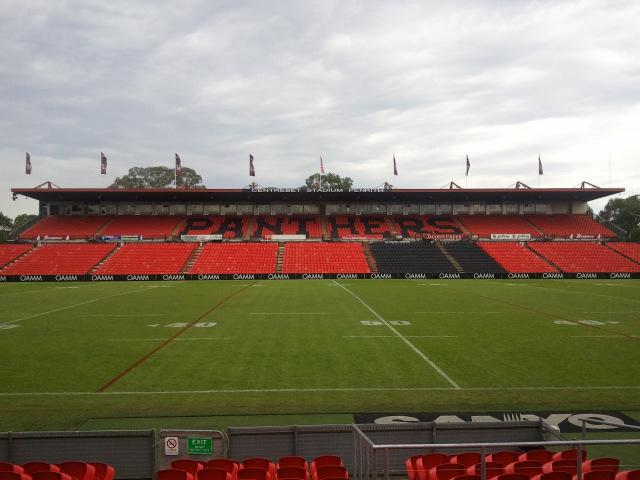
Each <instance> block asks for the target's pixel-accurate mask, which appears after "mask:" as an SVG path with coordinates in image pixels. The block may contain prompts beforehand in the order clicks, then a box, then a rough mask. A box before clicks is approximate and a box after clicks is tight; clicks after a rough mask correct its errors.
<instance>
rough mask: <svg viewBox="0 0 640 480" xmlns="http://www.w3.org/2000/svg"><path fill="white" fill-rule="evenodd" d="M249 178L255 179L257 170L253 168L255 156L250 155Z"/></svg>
mask: <svg viewBox="0 0 640 480" xmlns="http://www.w3.org/2000/svg"><path fill="white" fill-rule="evenodd" d="M249 176H250V177H255V176H256V169H255V168H253V155H251V154H250V155H249Z"/></svg>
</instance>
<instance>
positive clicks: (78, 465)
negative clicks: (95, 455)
mask: <svg viewBox="0 0 640 480" xmlns="http://www.w3.org/2000/svg"><path fill="white" fill-rule="evenodd" d="M56 465H57V466H58V468H59V469H60V471H61V472H63V473H66V474H67V475H69V476H70V477H72V478H73V479H74V480H94V479H95V476H96V469H95V467H94V466H93V465H90V464H88V463H84V462H76V461H69V462H62V463H58V464H56Z"/></svg>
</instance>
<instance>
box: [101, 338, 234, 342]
mask: <svg viewBox="0 0 640 480" xmlns="http://www.w3.org/2000/svg"><path fill="white" fill-rule="evenodd" d="M192 340H231V338H230V337H206V338H174V339H173V341H174V342H185V341H192ZM111 341H112V342H166V341H167V339H166V338H114V339H112V340H111Z"/></svg>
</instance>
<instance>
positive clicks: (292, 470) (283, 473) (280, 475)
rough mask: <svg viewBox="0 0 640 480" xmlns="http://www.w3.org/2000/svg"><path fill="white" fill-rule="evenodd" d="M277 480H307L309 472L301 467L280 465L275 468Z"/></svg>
mask: <svg viewBox="0 0 640 480" xmlns="http://www.w3.org/2000/svg"><path fill="white" fill-rule="evenodd" d="M276 479H277V480H285V479H290V480H309V472H308V471H307V470H306V469H304V468H302V467H280V468H278V469H276Z"/></svg>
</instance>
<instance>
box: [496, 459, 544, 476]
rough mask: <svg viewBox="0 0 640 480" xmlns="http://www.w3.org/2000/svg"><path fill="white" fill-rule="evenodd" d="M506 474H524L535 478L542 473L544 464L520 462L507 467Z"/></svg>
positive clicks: (528, 461) (505, 468)
mask: <svg viewBox="0 0 640 480" xmlns="http://www.w3.org/2000/svg"><path fill="white" fill-rule="evenodd" d="M504 473H524V474H525V475H527V476H528V477H533V476H535V475H539V474H541V473H542V463H540V462H538V461H537V460H520V461H517V462H513V463H510V464H508V465H506V466H505V467H504Z"/></svg>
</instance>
